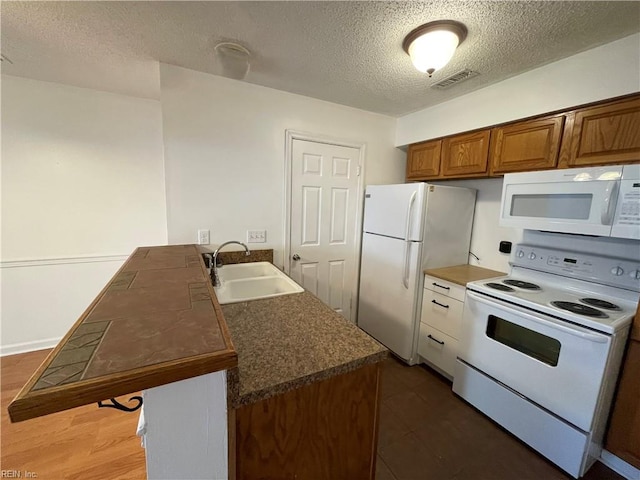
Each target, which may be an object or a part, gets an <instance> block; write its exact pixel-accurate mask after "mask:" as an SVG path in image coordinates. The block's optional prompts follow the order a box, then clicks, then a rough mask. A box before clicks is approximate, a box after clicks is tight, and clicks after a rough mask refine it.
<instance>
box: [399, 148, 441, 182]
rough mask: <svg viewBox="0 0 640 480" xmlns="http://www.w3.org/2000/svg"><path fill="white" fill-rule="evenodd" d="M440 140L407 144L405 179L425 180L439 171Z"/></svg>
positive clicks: (435, 175) (436, 174)
mask: <svg viewBox="0 0 640 480" xmlns="http://www.w3.org/2000/svg"><path fill="white" fill-rule="evenodd" d="M441 153H442V140H432V141H429V142H423V143H416V144H413V145H409V150H408V151H407V180H425V179H427V178H434V177H437V176H438V174H439V173H440V158H441Z"/></svg>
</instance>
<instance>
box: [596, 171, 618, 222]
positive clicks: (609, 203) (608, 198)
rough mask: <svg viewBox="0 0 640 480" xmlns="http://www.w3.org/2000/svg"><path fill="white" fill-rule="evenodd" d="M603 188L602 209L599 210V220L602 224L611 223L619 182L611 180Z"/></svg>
mask: <svg viewBox="0 0 640 480" xmlns="http://www.w3.org/2000/svg"><path fill="white" fill-rule="evenodd" d="M608 183H609V184H608V185H607V188H605V191H604V192H605V196H604V201H603V203H602V211H601V212H600V222H601V223H602V225H611V222H612V221H613V214H614V213H615V208H616V200H617V199H618V188H619V187H620V182H618V181H617V180H611V181H610V182H608Z"/></svg>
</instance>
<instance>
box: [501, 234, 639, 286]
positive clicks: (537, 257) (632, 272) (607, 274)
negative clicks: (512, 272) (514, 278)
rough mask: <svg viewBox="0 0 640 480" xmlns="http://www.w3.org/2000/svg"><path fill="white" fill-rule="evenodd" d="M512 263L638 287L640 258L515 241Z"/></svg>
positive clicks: (600, 281)
mask: <svg viewBox="0 0 640 480" xmlns="http://www.w3.org/2000/svg"><path fill="white" fill-rule="evenodd" d="M512 264H513V265H517V266H521V267H526V268H531V269H534V270H540V271H543V272H550V273H555V274H558V275H564V276H565V277H573V278H579V279H582V280H594V281H596V282H599V283H603V284H606V285H611V286H615V287H620V288H630V289H633V290H638V289H640V262H633V261H629V260H625V259H620V258H613V257H604V256H599V255H592V254H588V253H580V252H568V251H562V250H554V249H549V248H544V247H534V246H531V245H518V246H517V247H516V248H515V253H514V255H513V258H512Z"/></svg>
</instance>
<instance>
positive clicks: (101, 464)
mask: <svg viewBox="0 0 640 480" xmlns="http://www.w3.org/2000/svg"><path fill="white" fill-rule="evenodd" d="M48 353H49V350H40V351H38V352H31V353H26V354H21V355H11V356H8V357H2V358H1V359H0V375H1V376H0V382H1V384H2V388H1V390H2V415H1V417H2V419H1V424H0V426H1V428H2V430H1V431H0V437H1V439H0V447H1V452H2V461H1V468H2V470H3V471H5V470H16V471H18V472H21V473H22V477H21V478H27V477H28V476H29V473H28V472H31V477H32V478H38V479H39V480H49V479H51V480H61V479H69V480H81V479H83V480H84V479H101V480H102V479H104V480H107V479H109V480H110V479H113V480H116V479H117V480H125V479H126V480H136V479H140V480H142V479H145V478H146V469H145V458H144V449H143V448H142V447H141V446H140V439H139V438H138V437H137V436H136V435H135V431H136V426H137V424H138V414H137V413H125V412H121V411H118V410H114V409H112V408H98V406H97V405H95V404H94V405H87V406H85V407H80V408H75V409H72V410H67V411H64V412H60V413H54V414H52V415H47V416H45V417H39V418H35V419H33V420H27V421H25V422H20V423H10V422H9V415H8V413H7V406H8V405H9V402H10V401H11V400H12V399H13V397H14V396H15V395H16V394H17V393H18V391H19V390H20V388H22V386H23V385H24V384H25V383H26V381H27V380H28V378H29V377H30V376H31V374H32V373H33V372H34V371H35V370H36V368H38V366H39V365H40V363H41V362H42V361H43V360H44V359H45V357H46V356H47V354H48ZM128 397H129V396H127V397H119V398H120V399H122V401H123V402H125V403H126V399H127V398H128ZM33 474H35V475H37V477H35V476H34V475H33Z"/></svg>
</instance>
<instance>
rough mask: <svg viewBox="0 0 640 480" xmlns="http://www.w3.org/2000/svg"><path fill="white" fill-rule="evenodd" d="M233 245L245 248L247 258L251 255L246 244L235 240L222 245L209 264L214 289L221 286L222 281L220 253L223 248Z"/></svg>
mask: <svg viewBox="0 0 640 480" xmlns="http://www.w3.org/2000/svg"><path fill="white" fill-rule="evenodd" d="M233 243H235V244H237V245H240V246H242V247H244V252H245V253H244V254H245V256H247V257H248V256H249V255H251V252H250V251H249V247H247V246H246V245H245V244H244V243H242V242H236V241H235V240H231V241H230V242H224V243H223V244H222V245H220V246H219V247H218V248H216V249H215V251H214V252H213V255H212V256H211V260H210V262H209V273H210V275H211V281H212V282H213V286H214V287H219V286H220V279H219V278H218V253H219V252H220V250H222V247H225V246H227V245H231V244H233Z"/></svg>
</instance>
